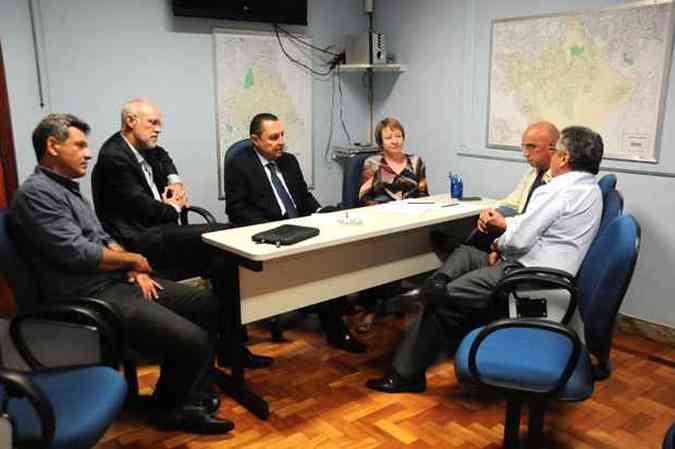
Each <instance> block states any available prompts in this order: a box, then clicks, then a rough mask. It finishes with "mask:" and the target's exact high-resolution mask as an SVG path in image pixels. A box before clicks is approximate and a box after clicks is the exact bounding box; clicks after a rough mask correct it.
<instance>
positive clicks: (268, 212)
mask: <svg viewBox="0 0 675 449" xmlns="http://www.w3.org/2000/svg"><path fill="white" fill-rule="evenodd" d="M276 162H277V166H278V167H279V171H280V172H281V174H282V175H283V177H284V181H285V182H286V186H287V187H288V190H289V193H290V194H291V196H292V197H293V201H295V204H296V206H297V208H298V213H299V214H300V215H301V216H302V215H310V214H312V213H314V212H316V210H317V209H318V208H319V207H320V205H319V202H318V201H317V200H316V199H315V198H314V196H313V195H312V194H311V193H310V191H309V190H308V188H307V183H306V182H305V179H304V178H303V176H302V171H301V170H300V164H298V160H297V159H296V158H295V156H293V155H292V154H289V153H283V154H282V156H281V157H280V158H279V159H277V161H276ZM225 201H226V206H225V210H226V212H227V215H228V217H229V218H230V223H232V224H234V225H237V226H246V225H251V224H257V223H265V222H268V221H275V220H281V219H282V218H284V217H283V216H282V215H281V209H280V208H279V204H278V203H277V200H276V198H275V196H274V191H273V190H272V185H271V184H270V182H269V180H268V179H267V174H266V173H265V169H264V168H263V166H262V164H261V163H260V160H259V159H258V155H257V154H256V151H255V149H253V147H251V148H246V149H244V150H243V151H240V152H239V153H238V154H236V155H235V156H234V157H232V158H229V159H228V160H227V161H226V163H225Z"/></svg>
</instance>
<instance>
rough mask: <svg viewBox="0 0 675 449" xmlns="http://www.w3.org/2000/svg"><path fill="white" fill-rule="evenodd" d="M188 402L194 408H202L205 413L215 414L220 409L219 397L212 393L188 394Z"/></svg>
mask: <svg viewBox="0 0 675 449" xmlns="http://www.w3.org/2000/svg"><path fill="white" fill-rule="evenodd" d="M188 402H189V403H190V404H191V405H194V406H196V407H202V408H203V409H204V410H205V411H206V412H207V413H215V412H216V411H218V409H219V408H220V396H218V394H217V393H215V392H213V391H195V392H193V393H190V398H189V399H188Z"/></svg>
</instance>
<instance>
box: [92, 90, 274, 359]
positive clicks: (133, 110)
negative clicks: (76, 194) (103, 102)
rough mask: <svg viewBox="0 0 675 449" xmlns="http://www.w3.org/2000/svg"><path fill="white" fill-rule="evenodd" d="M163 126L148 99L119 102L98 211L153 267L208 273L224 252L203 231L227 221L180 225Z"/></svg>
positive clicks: (178, 188) (102, 163) (181, 194)
mask: <svg viewBox="0 0 675 449" xmlns="http://www.w3.org/2000/svg"><path fill="white" fill-rule="evenodd" d="M161 130H162V113H161V111H160V109H159V107H157V106H156V105H155V104H153V103H152V102H151V101H149V100H147V99H142V98H137V99H133V100H130V101H128V102H127V103H126V104H125V105H124V106H123V107H122V127H121V130H120V131H119V132H117V133H115V134H113V135H112V136H111V137H110V138H109V139H108V140H106V141H105V143H104V144H103V146H102V147H101V150H100V152H99V154H98V160H97V162H96V166H95V167H94V172H93V174H92V191H93V193H94V203H95V207H96V213H97V215H98V217H99V219H100V220H101V223H102V224H103V227H104V229H105V230H106V231H107V232H108V233H109V234H110V235H112V236H113V237H114V238H115V239H116V240H117V241H118V242H120V243H122V244H123V245H124V247H125V248H128V249H129V250H131V251H135V252H138V253H141V254H143V255H144V256H145V257H147V258H148V260H149V261H150V263H151V264H152V266H153V267H154V269H155V270H156V271H158V272H160V273H175V272H176V270H178V271H180V272H181V274H183V275H187V276H197V275H200V276H205V277H212V276H213V275H215V274H216V273H217V272H218V270H219V268H218V267H217V266H216V265H217V264H219V263H224V262H223V257H222V254H221V253H220V251H219V250H217V249H215V248H213V247H211V246H209V245H207V244H206V243H204V242H203V241H202V239H201V235H202V234H203V233H205V232H212V231H218V230H221V229H227V228H229V227H230V226H229V225H225V224H221V223H208V224H189V225H182V226H181V225H179V223H178V219H179V216H180V213H181V210H182V208H184V207H186V206H187V205H188V199H187V194H186V191H185V188H184V185H183V181H182V180H181V178H180V177H179V176H178V170H177V169H176V166H175V165H174V164H173V161H172V159H171V156H169V153H168V152H167V151H166V150H165V149H164V148H162V147H160V146H159V145H157V139H158V137H159V134H160V132H161ZM244 363H245V366H247V367H249V368H262V367H265V366H268V365H270V364H271V363H272V358H271V357H263V356H257V355H253V354H251V353H250V352H249V351H248V350H245V351H244Z"/></svg>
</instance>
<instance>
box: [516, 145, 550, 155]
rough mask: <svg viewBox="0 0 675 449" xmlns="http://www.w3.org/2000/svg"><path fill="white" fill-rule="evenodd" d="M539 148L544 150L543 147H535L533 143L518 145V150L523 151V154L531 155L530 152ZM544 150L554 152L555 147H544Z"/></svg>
mask: <svg viewBox="0 0 675 449" xmlns="http://www.w3.org/2000/svg"><path fill="white" fill-rule="evenodd" d="M539 147H542V148H544V147H543V145H537V144H534V143H523V144H521V145H520V149H521V150H522V151H523V153H531V152H532V151H534V150H536V149H537V148H539ZM546 149H547V150H548V151H555V150H556V147H555V145H549V146H548V147H546Z"/></svg>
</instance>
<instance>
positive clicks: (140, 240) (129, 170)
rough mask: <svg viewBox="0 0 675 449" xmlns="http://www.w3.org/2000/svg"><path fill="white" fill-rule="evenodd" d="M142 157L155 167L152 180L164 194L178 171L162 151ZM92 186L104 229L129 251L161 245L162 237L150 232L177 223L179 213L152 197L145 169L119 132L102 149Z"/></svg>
mask: <svg viewBox="0 0 675 449" xmlns="http://www.w3.org/2000/svg"><path fill="white" fill-rule="evenodd" d="M141 154H142V155H143V157H144V158H145V160H146V161H148V163H149V164H150V165H151V166H152V169H153V180H154V182H155V185H156V186H157V189H158V190H159V192H160V194H161V193H162V192H163V191H164V188H165V187H166V185H167V182H168V181H167V177H168V175H170V174H172V173H176V174H177V173H178V171H177V170H176V167H175V166H174V164H173V161H172V160H171V157H170V156H169V154H168V153H167V152H166V151H165V150H164V149H163V148H161V147H156V148H153V149H152V150H147V151H143V152H141ZM91 182H92V192H93V196H94V205H95V207H96V213H97V215H98V217H99V219H100V220H101V223H102V224H103V227H104V229H105V230H106V231H107V232H108V233H109V234H110V235H111V236H113V237H114V238H115V239H116V240H117V241H119V242H120V243H121V244H122V245H124V246H125V247H127V248H128V249H130V250H133V251H139V250H140V248H146V247H148V246H150V245H154V244H156V243H158V242H159V240H160V238H161V235H160V234H161V233H160V232H154V231H157V228H155V229H154V230H152V229H149V228H153V227H156V226H160V225H163V224H175V223H177V221H178V212H176V209H174V208H173V207H172V206H170V205H168V204H164V203H161V202H159V201H157V200H156V199H155V198H154V196H153V195H152V190H151V189H150V187H149V186H148V183H147V181H146V179H145V175H144V173H143V169H142V168H141V166H140V164H139V163H138V161H137V160H136V157H135V156H134V154H133V153H132V152H131V149H130V148H129V146H128V145H127V143H126V142H125V141H124V139H123V138H122V135H121V134H120V133H119V132H118V133H115V134H113V135H112V136H111V137H110V138H109V139H108V140H106V141H105V143H104V144H103V146H102V147H101V151H100V152H99V154H98V161H97V162H96V165H95V166H94V171H93V172H92V178H91Z"/></svg>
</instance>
